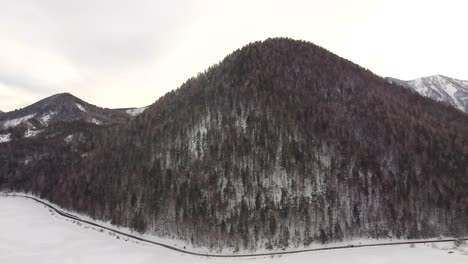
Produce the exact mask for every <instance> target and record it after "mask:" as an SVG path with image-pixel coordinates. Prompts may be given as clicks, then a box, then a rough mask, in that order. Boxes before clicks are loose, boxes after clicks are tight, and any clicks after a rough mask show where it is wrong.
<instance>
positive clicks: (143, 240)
mask: <svg viewBox="0 0 468 264" xmlns="http://www.w3.org/2000/svg"><path fill="white" fill-rule="evenodd" d="M0 195H3V196H10V197H11V196H13V197H22V198H27V199H31V200H34V201H36V202H38V203H41V204H43V205H45V206H46V207H48V208H50V209H51V210H53V211H55V212H56V213H57V214H59V215H61V216H63V217H66V218H69V219H73V220H75V221H78V222H82V223H85V224H88V225H91V226H95V227H99V228H101V229H105V230H108V231H111V232H114V233H116V234H119V235H122V236H126V237H129V238H132V239H135V240H138V241H142V242H145V243H148V244H153V245H157V246H160V247H165V248H168V249H171V250H174V251H177V252H180V253H184V254H189V255H194V256H202V257H217V258H243V257H261V256H274V255H285V254H296V253H304V252H312V251H325V250H337V249H350V248H363V247H380V246H396V245H410V244H423V243H436V242H455V241H457V240H461V241H468V238H463V239H432V240H418V241H406V242H388V243H372V244H359V245H348V246H335V247H323V248H311V249H301V250H291V251H281V252H272V253H252V254H204V253H197V252H192V251H188V250H184V249H180V248H176V247H173V246H170V245H167V244H164V243H160V242H156V241H152V240H148V239H145V238H141V237H138V236H135V235H132V234H129V233H125V232H122V231H119V230H116V229H113V228H110V227H106V226H102V225H99V224H96V223H93V222H90V221H87V220H85V219H82V218H80V217H78V216H75V215H72V214H69V213H66V212H64V211H62V210H60V209H58V208H56V207H54V206H53V205H50V204H49V203H46V202H44V201H41V200H39V199H37V198H35V197H32V196H28V195H22V194H8V193H0Z"/></svg>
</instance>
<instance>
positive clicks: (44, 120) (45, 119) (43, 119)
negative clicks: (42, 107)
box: [39, 111, 57, 126]
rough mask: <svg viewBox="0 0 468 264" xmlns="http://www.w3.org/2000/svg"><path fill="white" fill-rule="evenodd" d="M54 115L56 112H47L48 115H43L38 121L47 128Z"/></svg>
mask: <svg viewBox="0 0 468 264" xmlns="http://www.w3.org/2000/svg"><path fill="white" fill-rule="evenodd" d="M56 114H57V112H53V111H49V112H48V113H45V114H43V115H42V116H41V118H40V119H39V120H40V121H41V123H42V124H43V125H45V126H48V125H49V121H50V118H51V117H52V116H53V115H56Z"/></svg>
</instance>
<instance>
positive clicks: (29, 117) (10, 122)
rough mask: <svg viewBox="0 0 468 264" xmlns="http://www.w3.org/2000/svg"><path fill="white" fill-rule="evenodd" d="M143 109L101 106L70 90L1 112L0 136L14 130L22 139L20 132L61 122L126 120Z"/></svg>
mask: <svg viewBox="0 0 468 264" xmlns="http://www.w3.org/2000/svg"><path fill="white" fill-rule="evenodd" d="M144 109H146V108H144V107H143V108H126V109H108V108H101V107H98V106H95V105H92V104H89V103H87V102H85V101H83V100H81V99H79V98H77V97H75V96H73V95H71V94H69V93H62V94H56V95H53V96H50V97H47V98H45V99H43V100H40V101H38V102H36V103H34V104H32V105H30V106H27V107H25V108H22V109H19V110H15V111H11V112H7V113H3V114H0V135H3V136H4V138H5V137H6V136H7V135H9V134H11V133H14V134H18V136H17V137H16V138H21V137H22V136H21V135H20V134H24V137H33V136H36V135H38V134H40V133H42V132H43V131H44V130H45V129H46V128H50V127H51V126H54V125H55V124H57V123H59V122H65V123H70V122H85V123H91V124H95V125H114V124H119V123H126V122H128V121H129V120H130V119H131V118H133V117H135V116H136V115H138V114H140V113H142V112H143V111H144ZM2 131H3V132H2ZM8 138H10V137H8ZM5 141H6V140H4V142H5Z"/></svg>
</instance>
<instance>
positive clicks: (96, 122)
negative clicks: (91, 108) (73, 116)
mask: <svg viewBox="0 0 468 264" xmlns="http://www.w3.org/2000/svg"><path fill="white" fill-rule="evenodd" d="M91 123H93V124H96V125H98V126H99V125H102V122H101V121H99V120H97V119H96V118H94V117H93V118H91Z"/></svg>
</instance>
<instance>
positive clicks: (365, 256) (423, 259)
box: [0, 196, 468, 264]
mask: <svg viewBox="0 0 468 264" xmlns="http://www.w3.org/2000/svg"><path fill="white" fill-rule="evenodd" d="M452 247H453V243H437V244H426V245H424V244H417V245H415V247H410V246H409V245H400V246H386V247H371V248H354V249H344V250H332V251H322V252H309V253H300V254H293V255H283V256H275V257H256V258H228V259H226V258H213V257H211V258H207V257H196V256H191V255H186V254H182V253H178V252H175V251H172V250H169V249H165V248H161V247H158V246H154V245H148V244H144V243H136V242H135V241H133V240H129V239H127V238H125V237H117V236H115V235H114V236H111V235H109V232H107V231H105V232H100V230H99V229H93V228H91V227H89V226H86V225H78V224H77V223H72V222H71V220H68V221H67V220H66V219H65V218H62V217H59V216H57V215H56V214H52V213H51V212H50V211H49V209H47V208H45V207H44V206H43V205H41V204H39V203H36V202H34V201H32V200H28V199H24V198H19V197H4V196H0V263H14V264H16V263H18V264H22V263H34V264H40V263H90V264H93V263H115V264H119V263H172V264H177V263H251V264H257V263H298V264H301V263H346V264H354V263H356V264H358V263H359V264H365V263H389V264H390V263H391V264H399V263H411V264H414V263H425V264H432V263H434V264H435V263H445V264H455V263H460V264H461V263H464V264H466V263H468V246H466V245H465V246H463V247H462V248H459V249H452ZM449 252H452V253H450V254H449Z"/></svg>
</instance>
